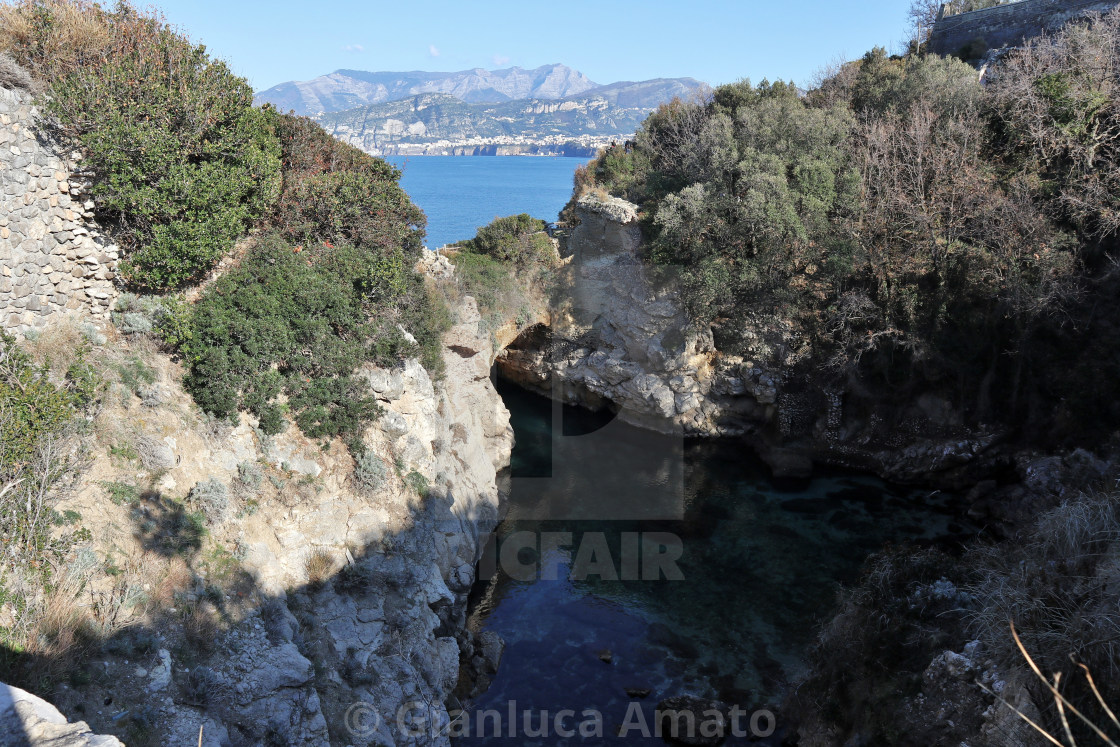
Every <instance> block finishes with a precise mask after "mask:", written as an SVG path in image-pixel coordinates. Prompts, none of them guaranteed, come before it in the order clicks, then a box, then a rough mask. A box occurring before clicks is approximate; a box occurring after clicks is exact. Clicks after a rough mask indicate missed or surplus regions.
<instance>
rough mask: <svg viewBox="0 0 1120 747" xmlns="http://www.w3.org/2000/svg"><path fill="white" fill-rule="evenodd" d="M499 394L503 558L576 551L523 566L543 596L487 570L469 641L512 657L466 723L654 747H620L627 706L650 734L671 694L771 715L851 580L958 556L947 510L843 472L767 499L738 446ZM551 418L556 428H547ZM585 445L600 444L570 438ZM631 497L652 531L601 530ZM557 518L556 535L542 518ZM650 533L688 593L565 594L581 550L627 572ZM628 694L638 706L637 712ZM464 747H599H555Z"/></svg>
mask: <svg viewBox="0 0 1120 747" xmlns="http://www.w3.org/2000/svg"><path fill="white" fill-rule="evenodd" d="M499 390H500V392H501V394H502V396H503V398H504V400H505V402H506V405H507V407H508V408H509V410H510V412H511V415H512V422H513V427H514V431H515V434H516V446H515V448H514V452H513V459H512V465H511V470H512V488H511V498H510V508H509V513H508V516H507V518H506V520H505V521H504V522H503V524H502V525H501V526H500V527H499V529H498V535H497V536H498V543H499V545H498V546H499V548H500V547H501V546H502V545H501V543H502V542H510V541H511V537H514V536H515V534H516V533H519V532H529V533H532V534H535V535H540V534H541V533H543V532H571V533H572V542H571V543H570V547H560V548H557V549H551V548H547V549H546V548H541V547H539V546H538V550H537V551H536V552H534V551H533V550H530V551H528V555H527V556H526V554H525V552H522V553H521V554H520V555H518V557H519V558H523V559H525V558H526V557H527V558H528V559H529V560H534V559H535V560H537V561H538V562H539V567H540V568H541V569H557V570H558V572H557V573H555V574H553V575H554V580H550V579H548V578H540V577H539V576H543V575H547V574H546V573H541V574H538V577H534V578H526V579H524V580H518V579H517V578H513V577H511V575H510V573H504V572H502V571H501V570H499V571H498V572H497V574H496V575H494V576H493V577H492V578H491V579H490V580H480V581H479V583H478V584H476V587H475V589H474V593H473V595H472V605H471V610H470V618H469V625H470V626H471V627H472V629H473V630H475V631H476V632H477V631H483V630H490V631H494V632H496V633H498V634H499V635H500V636H501V637H502V638H503V639H504V640H505V641H506V649H505V653H504V656H503V659H502V662H501V666H500V667H499V670H498V672H497V674H496V675H495V676H494V677H493V680H492V683H491V684H490V686H489V689H487V690H486V691H485V692H484V693H482V694H481V695H478V696H477V697H475V699H474V700H473V701H471V702H469V703H467V704H466V706H467V708H466V710H467V714H468V715H474V716H475V717H476V718H475V720H474V723H477V722H478V720H479V719H478V718H477V716H478V715H479V714H481V713H482V712H483V711H487V710H490V711H494V710H498V711H500V712H502V713H506V712H507V709H508V704H509V702H510V701H516V704H517V706H516V707H517V709H518V710H519V711H521V710H524V709H528V710H530V711H531V712H533V713H539V712H540V711H544V710H547V711H549V712H550V713H551V714H555V713H556V712H557V711H559V710H560V709H571V710H573V711H575V713H576V714H580V713H582V711H583V710H584V709H588V708H591V709H595V710H598V711H600V712H601V713H603V715H604V723H605V729H604V739H603V740H602V741H607V742H610V743H612V744H613V743H620V744H651V742H650V741H649V740H647V739H644V738H642V737H640V736H637V734H636V733H635V732H633V731H631V732H630V734H629V736H628V737H627V738H619V737H617V736H615V730H616V729H617V728H618V726H619V725H621V724H623V723H625V722H624V719H625V718H626V714H627V710H628V709H629V708H631V703H638V708H640V709H641V711H642V712H643V713H645V714H646V717H647V720H648V721H649V722H650V723H652V719H653V711H654V709H655V707H656V705H657V703H658V702H659V701H661V700H662V699H664V698H667V697H672V696H677V695H683V694H687V695H694V696H698V697H714V698H718V699H720V700H722V701H723V702H725V703H727V704H729V705H738V706H740V707H742V708H743V709H745V710H747V711H752V710H754V709H757V708H762V707H767V706H770V707H773V706H774V705H775V704H776V702H777V701H778V700H779V699H780V697H781V695H782V694H783V692H784V691H785V688H786V687H787V686H788V684H789V683H790V682H791V681H792V679H793V678H795V677H796V676H797V674H798V673H799V672H800V671H801V668H802V666H803V657H804V655H805V652H806V650H807V648H808V646H809V645H810V644H811V642H812V640H813V636H814V634H815V631H816V629H817V626H818V625H819V623H820V622H821V621H822V620H824V619H827V617H829V616H830V614H831V613H832V611H833V610H834V606H835V603H836V592H837V589H838V584H839V583H841V582H851V581H854V580H855V579H857V578H858V574H859V572H860V567H861V565H862V563H863V561H864V559H865V558H866V557H867V556H868V555H869V554H870V553H872V552H874V551H876V550H878V549H880V548H882V547H883V546H885V545H886V544H888V543H898V542H915V543H934V542H952V541H954V540H955V539H958V538H962V537H964V536H965V535H967V534H968V531H969V528H968V527H965V526H962V525H960V524H959V523H958V521H957V518H956V517H957V516H958V515H959V512H958V509H957V507H956V506H955V505H954V501H953V499H952V498H951V497H950V496H948V495H944V494H939V493H935V494H930V492H929V491H921V492H915V491H913V490H909V489H905V488H898V487H895V486H891V485H887V484H885V483H883V482H882V481H880V480H878V479H875V478H873V477H869V476H866V475H858V474H848V473H840V472H822V473H820V474H819V475H817V476H815V477H814V478H813V479H811V480H807V481H803V482H799V483H795V484H775V483H774V482H773V481H772V480H771V479H770V477H769V472H768V470H767V468H766V467H765V465H763V464H762V463H761V462H759V461H758V460H757V459H756V458H755V457H754V456H753V455H752V453H751V452H750V451H749V449H748V448H747V447H746V445H745V444H743V443H742V442H741V441H738V440H734V439H722V440H716V441H684V440H682V439H673V438H669V437H665V436H660V435H656V434H652V433H649V432H647V431H641V430H638V429H635V428H630V427H628V426H625V425H621V424H619V423H617V422H608V421H609V416H604V415H599V414H593V413H588V412H586V411H583V410H578V409H574V408H566V407H565V408H561V407H560V406H559V405H555V404H554V403H551V402H549V401H547V400H545V399H543V398H540V397H537V396H536V395H533V394H529V393H527V392H524V391H522V390H519V389H517V388H515V387H512V386H509V385H507V384H505V383H504V382H500V387H499ZM556 418H560V420H561V421H562V427H559V428H554V423H555V420H556ZM596 433H599V434H603V433H609V434H610V436H609V439H606V440H596V439H595V438H579V437H576V438H572V437H571V436H572V435H578V434H591V435H594V434H596ZM634 496H640V497H644V501H645V504H650V505H654V506H655V510H653V511H652V512H651V514H650V517H647V518H630V519H625V520H610V519H609V516H610V515H611V510H613V509H608V510H606V511H605V512H604V510H603V506H604V505H605V506H610V507H617V506H624V507H629V506H630V505H631V503H632V502H633V497H634ZM551 506H558V507H560V509H559V511H558V514H559V515H562V516H563V517H564V518H548V517H549V516H550V511H549V507H551ZM625 512H626V511H623V513H625ZM674 513H676V516H672V514H674ZM580 516H590V517H592V518H579V517H580ZM651 531H658V532H667V533H670V534H672V535H675V536H677V537H679V538H680V542H681V548H682V550H683V554H682V555H681V558H680V560H679V564H678V565H679V569H680V571H681V576H682V577H683V578H682V579H680V580H665V579H660V580H611V579H607V580H604V579H603V578H601V577H598V576H594V575H591V576H589V577H588V578H587V579H585V580H571V579H570V578H569V575H570V574H569V571H570V570H571V568H572V566H573V562H574V561H573V555H576V556H578V554H579V552H581V551H582V547H581V545H582V544H583V543H582V542H581V540H583V539H585V538H587V537H588V536H592V535H593V536H595V537H605V538H606V543H605V544H606V546H608V547H609V548H610V553H611V554H612V555H615V556H622V555H624V553H623V552H622V545H623V543H624V542H625V539H624V537H625V535H626V534H627V533H633V532H651ZM522 536H525V535H522ZM631 536H632V535H631ZM498 554H499V555H500V554H501V552H500V550H499V551H498ZM615 567H616V568H622V567H624V564H623V562H618V563H616V564H615ZM618 573H619V575H621V571H619V572H618ZM514 575H516V569H515V571H514ZM604 575H607V576H609V575H611V574H610V571H607V572H606V573H605V574H604ZM604 652H609V655H605V654H604ZM604 656H606V658H608V659H609V662H605V661H603V657H604ZM627 688H640V689H648V690H650V694H649V695H648V697H645V698H644V699H636V698H635V697H633V696H632V694H628V693H627V692H626V690H627ZM576 720H577V722H578V720H579V719H578V718H577V719H576ZM534 723H535V722H534ZM630 723H631V724H632V723H633V721H631V722H630ZM778 726H779V729H780V727H781V724H780V723H779V724H778ZM778 737H780V732H779V734H777V735H775V736H774V737H772V738H771V740H770V741H769V742H768V743H771V744H777V739H778ZM460 741H461V742H463V743H470V744H476V743H477V744H510V745H512V744H540V745H553V744H557V745H558V744H573V745H574V744H599V743H602V741H597V740H594V739H592V740H590V741H588V740H581V739H580V738H579V737H578V736H576V737H574V738H571V739H564V738H562V737H559V736H557V735H555V734H552V735H551V736H549V737H544V738H538V739H530V738H526V737H525V736H524V735H518V736H515V737H513V738H510V737H503V738H495V737H493V736H492V735H491V736H488V737H483V738H478V737H471V738H464V739H461V740H460ZM652 743H660V740H654V742H652ZM747 743H748V742H747V741H746V740H743V739H739V740H736V739H735V738H729V739H728V741H727V742H725V744H747ZM751 743H753V742H751Z"/></svg>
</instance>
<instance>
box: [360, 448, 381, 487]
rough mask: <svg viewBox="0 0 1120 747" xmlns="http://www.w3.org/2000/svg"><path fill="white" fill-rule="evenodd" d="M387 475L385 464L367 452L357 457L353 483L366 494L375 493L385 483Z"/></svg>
mask: <svg viewBox="0 0 1120 747" xmlns="http://www.w3.org/2000/svg"><path fill="white" fill-rule="evenodd" d="M387 474H388V470H387V469H386V467H385V462H384V461H382V459H381V457H379V456H377V455H376V454H374V453H373V452H372V451H368V450H367V451H365V452H364V453H363V454H362V455H361V456H360V457H358V460H357V465H356V466H355V467H354V481H355V482H356V483H357V484H358V486H359V488H360V489H361V490H363V491H364V492H367V493H373V492H375V491H377V490H378V489H379V488H380V487H381V486H382V485H383V484H384V483H385V476H386V475H387Z"/></svg>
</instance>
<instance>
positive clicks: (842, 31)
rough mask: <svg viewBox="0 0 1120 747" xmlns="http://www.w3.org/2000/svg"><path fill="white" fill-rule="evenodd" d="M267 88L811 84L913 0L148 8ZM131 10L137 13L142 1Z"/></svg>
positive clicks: (434, 1) (528, 0) (286, 2)
mask: <svg viewBox="0 0 1120 747" xmlns="http://www.w3.org/2000/svg"><path fill="white" fill-rule="evenodd" d="M152 4H154V5H155V7H157V8H159V9H161V10H162V11H163V12H164V14H165V15H166V17H167V20H168V21H169V22H171V23H172V24H174V25H176V26H178V27H180V29H181V30H183V31H185V32H187V34H188V35H189V36H190V37H191V38H192V39H194V40H195V41H198V42H201V43H203V44H205V45H206V46H207V47H208V48H209V49H210V51H211V53H213V54H215V55H216V56H218V57H221V58H222V59H224V60H226V61H227V62H228V63H229V64H230V66H231V67H232V69H233V70H234V71H235V72H236V73H238V74H240V75H243V76H245V77H246V78H248V79H249V82H250V84H252V86H253V89H254V90H256V91H260V90H264V89H266V88H269V87H271V86H274V85H276V84H277V83H282V82H284V81H288V80H309V79H311V78H314V77H317V76H319V75H325V74H327V73H330V72H333V71H335V70H338V69H341V68H346V69H352V70H367V71H381V70H391V71H403V70H426V71H454V70H466V69H470V68H475V67H481V68H486V69H488V70H493V69H497V68H505V67H512V66H514V65H518V66H521V67H524V68H534V67H537V66H539V65H545V64H551V63H557V62H559V63H563V64H565V65H568V66H569V67H572V68H575V69H576V70H579V71H580V72H582V73H583V74H585V75H586V76H588V77H589V78H591V80H593V81H595V82H596V83H613V82H615V81H619V80H647V79H650V78H678V77H693V78H697V79H699V80H702V81H705V82H706V83H710V84H712V85H718V84H720V83H728V82H731V81H735V80H739V79H741V78H750V79H751V80H753V81H755V82H758V81H759V80H761V79H762V78H767V79H769V80H777V79H782V80H793V81H794V82H796V83H798V84H805V83H807V82H809V81H811V80H812V77H813V74H814V73H815V72H816V71H817V70H819V69H820V68H821V67H822V66H823V65H825V64H827V63H829V62H833V61H835V60H837V59H838V58H840V57H844V58H854V57H857V56H859V55H861V54H863V53H864V52H865V51H867V50H868V49H870V48H871V47H873V46H876V45H879V46H884V47H886V48H887V49H888V50H892V51H893V50H894V49H897V48H898V47H900V45H901V42H902V40H903V39H904V38H905V36H906V29H907V25H906V17H907V9H908V7H909V0H864V1H863V2H858V3H852V2H843V3H842V2H837V1H835V0H833V1H830V2H826V1H825V0H769V1H762V0H630V1H629V2H617V1H614V0H593V1H592V0H566V1H565V2H543V1H541V0H397V1H396V2H385V1H384V0H319V2H307V0H298V1H297V0H269V2H260V1H259V0H154V2H153V3H152ZM137 5H145V2H143V0H140V1H138V2H137Z"/></svg>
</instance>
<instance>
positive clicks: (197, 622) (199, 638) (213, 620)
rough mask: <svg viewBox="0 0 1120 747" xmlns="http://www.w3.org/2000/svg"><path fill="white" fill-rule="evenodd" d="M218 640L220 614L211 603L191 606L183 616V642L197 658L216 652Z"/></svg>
mask: <svg viewBox="0 0 1120 747" xmlns="http://www.w3.org/2000/svg"><path fill="white" fill-rule="evenodd" d="M217 638H218V612H217V610H216V609H214V606H213V605H212V604H210V603H209V602H199V603H197V604H195V605H193V606H191V607H190V608H189V609H188V610H187V611H186V614H184V616H183V642H184V644H185V645H186V647H187V649H188V650H189V651H190V653H191V654H193V655H194V656H196V657H199V658H202V657H205V656H207V655H209V654H210V653H212V652H213V650H214V645H215V643H216V642H217Z"/></svg>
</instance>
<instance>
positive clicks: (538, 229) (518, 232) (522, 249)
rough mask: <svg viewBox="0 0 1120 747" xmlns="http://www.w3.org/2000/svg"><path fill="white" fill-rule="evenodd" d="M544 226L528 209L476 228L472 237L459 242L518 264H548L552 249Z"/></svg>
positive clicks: (465, 247)
mask: <svg viewBox="0 0 1120 747" xmlns="http://www.w3.org/2000/svg"><path fill="white" fill-rule="evenodd" d="M545 227H546V224H545V222H544V221H543V220H539V219H537V218H533V217H532V216H530V215H528V214H527V213H521V214H520V215H508V216H506V217H504V218H495V219H494V220H493V221H491V222H490V223H489V224H487V225H485V226H483V227H482V228H479V229H478V233H477V234H476V235H475V237H474V238H473V239H468V240H467V241H463V242H460V244H459V246H461V247H463V248H464V249H466V250H467V251H469V252H473V253H475V254H482V255H485V256H487V257H491V258H493V259H496V260H498V261H499V262H507V263H511V264H513V265H516V266H518V267H528V266H534V265H541V264H544V265H547V264H550V256H551V254H552V251H553V250H552V241H551V240H550V239H549V238H548V235H547V234H546V233H544V230H545Z"/></svg>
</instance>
